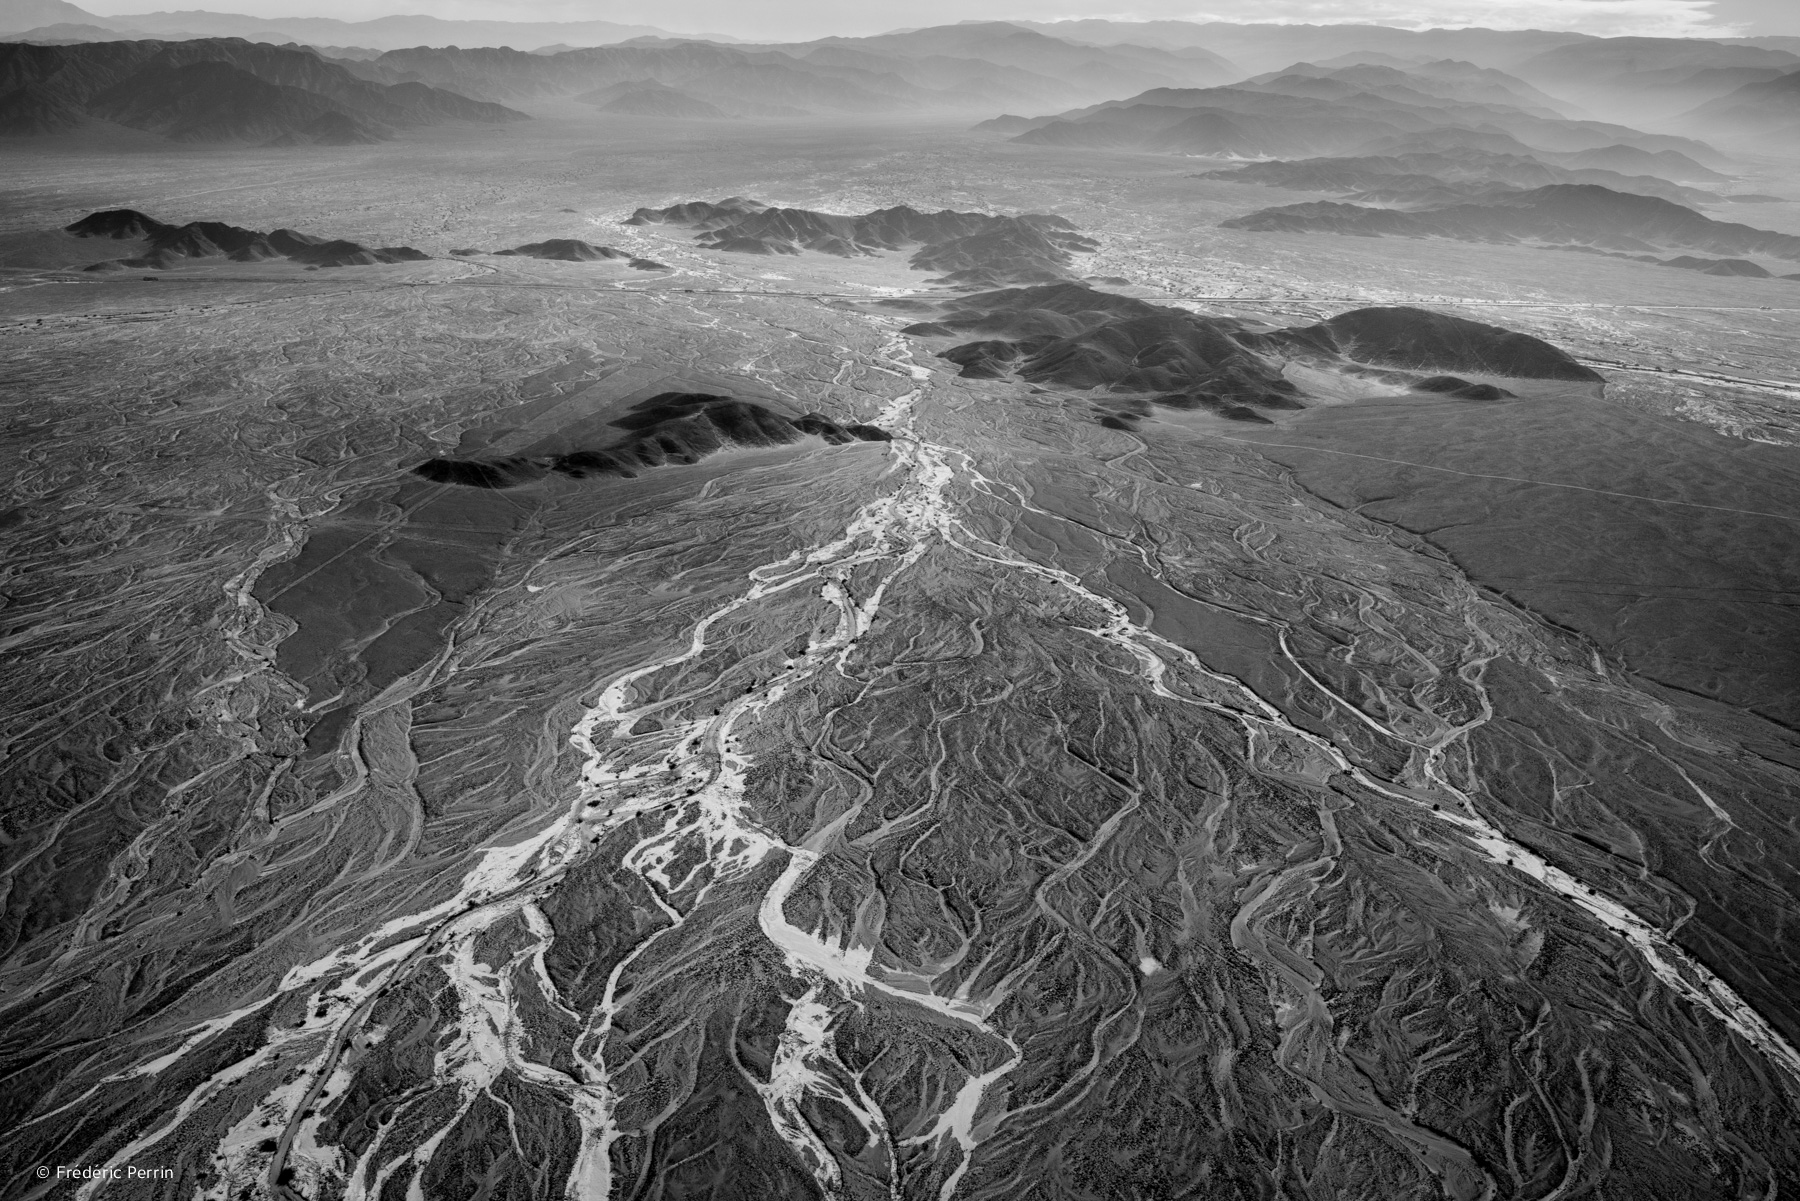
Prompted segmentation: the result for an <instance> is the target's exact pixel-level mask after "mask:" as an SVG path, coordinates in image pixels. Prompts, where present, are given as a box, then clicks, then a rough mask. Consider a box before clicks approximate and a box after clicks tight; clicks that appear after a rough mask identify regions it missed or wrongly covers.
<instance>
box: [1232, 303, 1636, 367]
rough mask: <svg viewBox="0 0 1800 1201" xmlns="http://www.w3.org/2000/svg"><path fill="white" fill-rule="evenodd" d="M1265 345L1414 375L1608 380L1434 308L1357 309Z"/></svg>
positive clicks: (1548, 349) (1536, 342) (1553, 351)
mask: <svg viewBox="0 0 1800 1201" xmlns="http://www.w3.org/2000/svg"><path fill="white" fill-rule="evenodd" d="M1258 341H1260V342H1261V344H1263V345H1267V346H1269V347H1271V348H1275V347H1283V346H1285V347H1289V348H1292V349H1296V350H1301V351H1308V350H1310V351H1315V352H1320V353H1323V354H1327V355H1333V356H1338V357H1342V358H1345V359H1350V360H1352V361H1354V362H1358V363H1370V364H1373V365H1376V366H1380V367H1400V368H1405V369H1408V370H1413V371H1432V372H1445V371H1468V372H1476V373H1479V374H1482V375H1502V376H1510V377H1513V378H1517V379H1554V380H1572V381H1579V382H1583V383H1599V382H1602V380H1603V377H1602V376H1600V375H1599V374H1598V373H1597V372H1594V371H1591V370H1589V369H1588V368H1586V367H1583V366H1582V365H1581V364H1580V363H1577V362H1576V361H1575V360H1574V359H1572V358H1570V357H1569V356H1568V355H1567V354H1565V353H1564V352H1563V351H1561V350H1558V349H1557V348H1556V347H1554V346H1552V345H1550V344H1549V343H1548V342H1545V341H1542V340H1540V339H1538V338H1534V337H1532V336H1531V335H1529V334H1520V333H1514V332H1513V331H1512V330H1507V329H1501V328H1500V327H1499V326H1494V325H1483V324H1482V323H1481V322H1479V321H1468V320H1465V319H1464V318H1461V317H1452V316H1450V315H1448V314H1445V313H1433V312H1430V311H1429V310H1426V309H1415V308H1375V309H1355V310H1352V311H1351V312H1348V313H1340V314H1339V315H1338V316H1336V317H1333V318H1331V319H1330V320H1329V321H1325V322H1321V323H1320V324H1318V325H1309V326H1303V327H1300V328H1296V329H1285V330H1281V331H1279V332H1277V333H1274V334H1268V335H1262V336H1261V338H1259V339H1258ZM1425 382H1426V383H1430V382H1431V381H1425ZM1460 383H1461V381H1459V384H1460Z"/></svg>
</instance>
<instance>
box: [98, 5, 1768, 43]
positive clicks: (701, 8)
mask: <svg viewBox="0 0 1800 1201" xmlns="http://www.w3.org/2000/svg"><path fill="white" fill-rule="evenodd" d="M1116 2H1117V6H1116V7H1113V6H1112V0H654V2H650V0H178V2H171V0H163V2H162V3H147V2H146V0H88V2H87V3H82V0H76V3H81V4H82V7H84V8H86V9H88V10H89V11H90V12H95V13H100V14H103V15H117V14H122V13H131V12H145V11H147V10H150V9H152V8H158V9H160V8H165V7H179V8H206V9H211V10H213V11H216V12H244V13H253V14H255V15H258V16H267V17H273V16H320V17H338V18H340V19H343V20H350V21H356V20H367V19H369V18H370V17H373V16H380V15H385V14H389V13H428V14H430V15H432V16H438V17H447V18H465V19H468V18H472V19H481V20H511V21H592V20H605V21H618V22H621V23H627V24H645V25H655V26H658V27H660V28H663V29H668V30H671V31H674V32H682V33H696V32H717V33H728V34H733V35H736V36H739V37H750V38H769V39H794V38H811V37H822V36H825V35H828V34H840V35H846V36H853V35H860V34H870V33H880V32H884V31H886V30H890V29H897V28H904V27H909V26H920V25H940V24H949V23H952V22H956V21H966V20H980V19H993V20H1005V19H1009V18H1014V19H1017V18H1024V19H1030V20H1038V21H1054V20H1059V19H1062V18H1065V17H1108V18H1112V19H1115V20H1171V19H1172V20H1189V21H1208V20H1223V21H1279V22H1290V23H1291V22H1309V23H1318V24H1329V23H1334V22H1345V21H1353V22H1355V21H1360V22H1369V23H1374V24H1384V25H1400V26H1406V27H1410V28H1427V27H1431V26H1444V27H1456V26H1466V25H1481V26H1486V27H1488V28H1492V29H1528V28H1536V29H1566V30H1574V31H1578V32H1582V33H1592V34H1598V35H1601V36H1608V37H1617V36H1623V35H1645V36H1661V37H1683V36H1687V37H1692V36H1702V37H1704V36H1707V35H1712V36H1715V37H1716V36H1723V35H1729V34H1738V35H1754V34H1800V0H1116Z"/></svg>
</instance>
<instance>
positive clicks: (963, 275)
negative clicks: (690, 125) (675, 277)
mask: <svg viewBox="0 0 1800 1201" xmlns="http://www.w3.org/2000/svg"><path fill="white" fill-rule="evenodd" d="M625 223H626V224H627V225H651V224H669V225H682V226H687V227H688V228H690V229H695V230H698V231H699V232H698V233H697V234H696V235H695V240H696V241H698V242H699V243H700V244H701V245H702V246H705V247H708V248H709V249H713V250H727V251H735V252H737V253H741V254H799V253H800V252H801V251H803V250H812V251H817V252H820V253H823V254H835V255H839V256H841V257H844V258H854V257H858V256H865V255H875V254H879V253H881V252H883V251H893V250H901V249H904V248H906V247H910V246H917V247H919V249H918V250H917V251H916V252H915V253H914V254H913V256H912V258H911V260H910V262H911V264H912V266H914V267H916V268H918V269H919V270H921V271H938V272H943V273H944V278H943V281H942V282H948V283H959V284H965V285H973V286H978V287H979V286H989V287H991V286H993V285H995V284H1001V283H1024V282H1037V281H1044V280H1052V279H1061V278H1064V277H1066V275H1067V269H1068V268H1069V266H1070V265H1071V264H1072V263H1073V261H1074V259H1073V256H1074V255H1076V254H1085V253H1090V252H1092V251H1094V250H1096V249H1098V243H1096V242H1094V241H1093V239H1091V238H1088V237H1086V236H1084V235H1083V234H1081V233H1079V232H1078V231H1077V230H1076V229H1075V227H1074V226H1073V225H1071V224H1070V223H1069V222H1068V221H1066V220H1064V219H1063V218H1061V217H1057V216H1052V215H1049V214H1044V213H1025V214H1022V215H1019V216H992V215H989V214H987V213H960V212H955V211H953V210H950V209H944V210H941V211H939V212H935V213H926V212H921V211H919V210H918V209H914V208H910V207H908V206H906V205H898V206H896V207H894V208H886V209H876V210H875V211H873V212H869V213H863V214H860V215H845V214H838V213H818V212H813V211H812V210H810V209H795V208H772V207H770V206H768V205H766V204H761V203H759V202H757V201H754V200H746V199H744V198H743V197H731V198H729V199H726V200H721V201H718V202H717V203H709V202H707V201H703V200H697V201H689V202H687V203H685V204H677V205H671V206H669V207H668V208H663V209H648V208H641V209H639V210H637V212H635V213H633V214H632V215H631V216H630V217H629V218H627V220H626V222H625Z"/></svg>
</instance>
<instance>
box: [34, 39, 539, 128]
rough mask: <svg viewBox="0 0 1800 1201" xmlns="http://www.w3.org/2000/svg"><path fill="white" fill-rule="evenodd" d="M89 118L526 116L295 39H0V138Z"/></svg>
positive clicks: (196, 123) (353, 122)
mask: <svg viewBox="0 0 1800 1201" xmlns="http://www.w3.org/2000/svg"><path fill="white" fill-rule="evenodd" d="M89 118H100V119H103V120H108V121H113V122H117V123H118V124H120V125H125V126H129V127H131V128H133V129H141V130H145V131H148V132H151V133H158V134H162V135H164V136H165V137H168V138H170V139H172V140H174V141H182V142H223V141H255V142H270V141H273V142H277V143H280V144H296V143H304V142H322V143H327V144H338V145H345V144H352V143H358V142H372V141H379V140H381V139H383V138H386V137H391V136H392V135H393V132H394V130H396V129H398V128H403V127H407V126H416V125H432V124H437V123H440V122H445V121H470V122H481V123H486V124H499V123H504V122H510V121H522V120H525V119H527V118H526V115H525V114H524V113H520V112H515V111H514V110H512V109H509V108H505V107H503V106H501V105H498V104H492V103H488V102H485V101H478V100H471V99H469V98H467V97H465V96H459V95H457V94H455V93H453V92H447V91H443V90H441V89H438V88H433V87H430V86H428V85H426V84H422V83H418V82H406V83H398V84H382V83H374V82H371V81H369V80H366V79H359V78H357V77H356V76H355V75H352V74H351V73H350V72H349V71H348V70H346V69H345V68H344V66H343V65H341V64H339V63H334V62H329V61H327V60H325V59H323V58H321V57H320V56H319V55H317V54H315V53H313V52H312V51H310V50H302V49H299V48H297V47H280V46H266V45H261V44H258V43H254V42H246V41H241V40H237V39H224V38H215V39H207V40H203V41H191V42H154V41H145V42H101V43H96V44H93V45H82V46H34V45H29V44H24V43H17V42H15V43H0V134H4V135H11V136H21V135H26V136H29V135H35V134H51V133H60V132H64V131H66V130H70V129H73V128H75V127H77V126H79V125H80V124H82V123H83V122H84V121H86V120H87V119H89Z"/></svg>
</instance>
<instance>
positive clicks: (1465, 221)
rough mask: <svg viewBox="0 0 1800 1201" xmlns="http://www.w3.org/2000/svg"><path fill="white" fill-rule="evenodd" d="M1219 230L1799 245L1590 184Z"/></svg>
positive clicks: (1323, 210)
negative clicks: (1426, 208) (1434, 206)
mask: <svg viewBox="0 0 1800 1201" xmlns="http://www.w3.org/2000/svg"><path fill="white" fill-rule="evenodd" d="M1222 224H1223V225H1224V227H1225V228H1227V229H1249V230H1261V231H1282V232H1290V233H1343V234H1363V235H1383V234H1391V235H1401V236H1409V237H1440V238H1453V239H1456V240H1459V241H1465V242H1538V243H1544V244H1550V245H1571V244H1572V245H1584V246H1594V247H1599V248H1602V249H1608V250H1624V251H1637V252H1643V251H1650V250H1654V249H1656V248H1657V247H1659V246H1666V247H1680V248H1682V249H1692V250H1704V251H1708V252H1710V253H1712V254H1717V255H1730V256H1743V255H1767V256H1769V257H1772V258H1781V259H1792V260H1800V237H1797V236H1795V235H1793V234H1783V233H1774V232H1771V231H1769V230H1763V229H1756V228H1753V227H1751V226H1748V225H1739V224H1736V223H1735V222H1728V221H1714V220H1712V219H1711V218H1710V217H1705V216H1702V215H1701V214H1700V213H1697V212H1695V211H1694V210H1693V209H1690V208H1686V207H1684V206H1682V205H1679V204H1675V203H1672V202H1670V201H1667V200H1661V199H1658V198H1656V197H1654V196H1637V195H1632V194H1629V193H1623V192H1615V191H1613V190H1611V189H1610V188H1602V187H1598V186H1595V185H1591V184H1551V185H1549V186H1547V187H1542V188H1534V189H1532V190H1530V191H1527V192H1518V193H1512V194H1506V195H1497V196H1492V197H1488V198H1486V199H1484V200H1482V201H1480V202H1479V203H1468V204H1459V205H1451V206H1448V207H1445V208H1439V209H1432V210H1430V211H1426V212H1396V211H1394V210H1391V209H1375V208H1364V207H1360V206H1357V205H1352V204H1336V203H1331V202H1328V201H1321V202H1316V203H1312V204H1292V205H1283V206H1280V207H1277V208H1269V209H1261V210H1259V211H1257V212H1254V213H1250V214H1248V215H1246V216H1243V217H1234V218H1232V219H1231V220H1229V221H1225V222H1223V223H1222Z"/></svg>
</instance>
